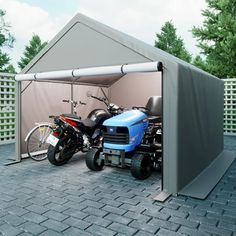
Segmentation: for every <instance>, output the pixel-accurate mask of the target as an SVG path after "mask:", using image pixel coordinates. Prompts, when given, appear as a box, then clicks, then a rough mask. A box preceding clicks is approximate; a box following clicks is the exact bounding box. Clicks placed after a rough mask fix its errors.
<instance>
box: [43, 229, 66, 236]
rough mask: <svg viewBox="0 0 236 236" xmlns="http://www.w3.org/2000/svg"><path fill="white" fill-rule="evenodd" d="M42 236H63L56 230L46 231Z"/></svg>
mask: <svg viewBox="0 0 236 236" xmlns="http://www.w3.org/2000/svg"><path fill="white" fill-rule="evenodd" d="M39 235H40V236H61V235H62V234H61V233H58V232H57V231H54V230H51V229H49V230H46V231H44V232H43V233H41V234H39Z"/></svg>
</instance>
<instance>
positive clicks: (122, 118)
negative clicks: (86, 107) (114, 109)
mask: <svg viewBox="0 0 236 236" xmlns="http://www.w3.org/2000/svg"><path fill="white" fill-rule="evenodd" d="M145 121H147V116H146V115H145V113H143V112H141V111H139V110H130V111H125V112H123V113H122V114H120V115H117V116H114V117H112V118H110V119H108V120H106V121H105V122H104V123H103V125H104V126H116V127H122V126H123V127H124V126H126V127H129V126H132V125H136V124H139V123H143V122H145Z"/></svg>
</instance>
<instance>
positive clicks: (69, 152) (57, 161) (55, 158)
mask: <svg viewBox="0 0 236 236" xmlns="http://www.w3.org/2000/svg"><path fill="white" fill-rule="evenodd" d="M74 153H75V148H73V147H67V146H66V145H65V143H64V141H62V140H59V142H58V143H57V145H56V146H55V147H54V146H52V145H49V147H48V154H47V158H48V161H49V162H50V163H51V164H53V165H55V166H61V165H64V164H65V163H67V162H68V161H69V160H70V159H71V158H72V156H73V155H74Z"/></svg>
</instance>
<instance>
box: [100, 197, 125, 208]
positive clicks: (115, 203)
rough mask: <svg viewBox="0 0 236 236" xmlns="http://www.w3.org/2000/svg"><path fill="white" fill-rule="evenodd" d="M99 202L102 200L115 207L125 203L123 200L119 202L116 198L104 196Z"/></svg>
mask: <svg viewBox="0 0 236 236" xmlns="http://www.w3.org/2000/svg"><path fill="white" fill-rule="evenodd" d="M99 202H102V203H104V204H106V205H109V206H113V207H120V206H121V205H122V204H123V203H122V202H118V201H116V200H110V199H107V198H102V199H101V200H100V201H99Z"/></svg>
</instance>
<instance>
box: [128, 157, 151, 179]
mask: <svg viewBox="0 0 236 236" xmlns="http://www.w3.org/2000/svg"><path fill="white" fill-rule="evenodd" d="M151 173H152V160H151V158H150V156H149V155H146V154H143V153H136V154H134V155H133V157H132V161H131V174H132V175H133V177H135V178H136V179H146V178H148V177H149V176H150V175H151Z"/></svg>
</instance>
